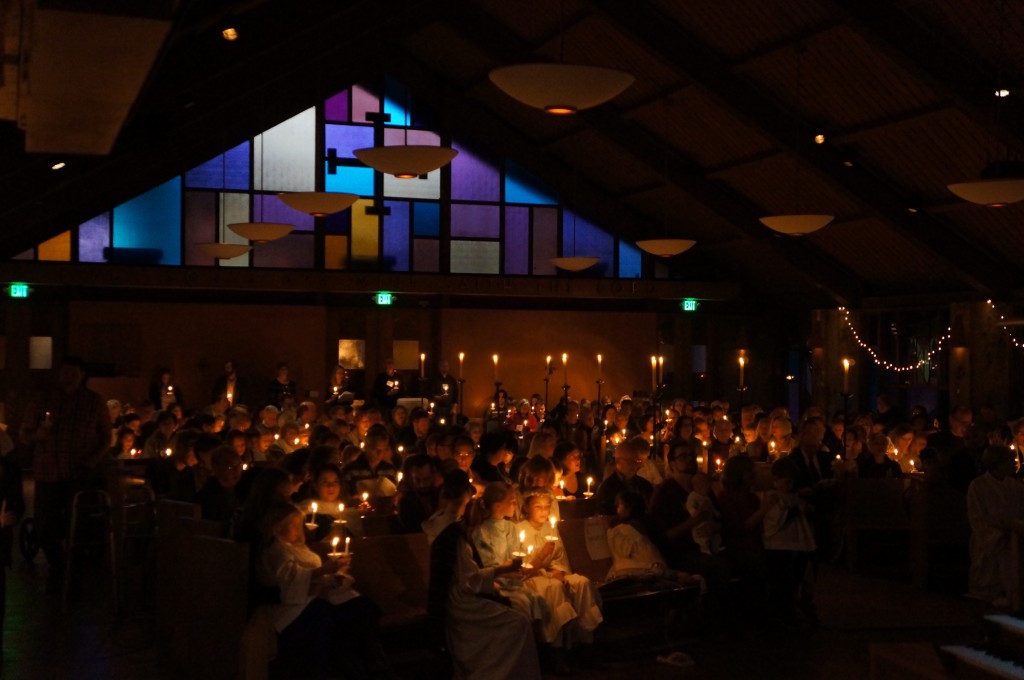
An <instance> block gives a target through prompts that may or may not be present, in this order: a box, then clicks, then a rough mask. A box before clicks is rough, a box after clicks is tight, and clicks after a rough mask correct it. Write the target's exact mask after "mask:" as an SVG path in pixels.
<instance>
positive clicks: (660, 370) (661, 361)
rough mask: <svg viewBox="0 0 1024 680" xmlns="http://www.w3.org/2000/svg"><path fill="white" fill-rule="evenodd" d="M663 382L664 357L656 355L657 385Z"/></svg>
mask: <svg viewBox="0 0 1024 680" xmlns="http://www.w3.org/2000/svg"><path fill="white" fill-rule="evenodd" d="M664 382H665V357H663V356H661V355H658V384H659V385H662V384H664Z"/></svg>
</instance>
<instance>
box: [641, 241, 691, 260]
mask: <svg viewBox="0 0 1024 680" xmlns="http://www.w3.org/2000/svg"><path fill="white" fill-rule="evenodd" d="M696 243H697V242H696V241H692V240H690V239H685V238H655V239H647V240H644V241H637V242H636V247H637V248H639V249H640V250H642V251H644V252H645V253H649V254H650V255H654V256H655V257H675V256H676V255H679V254H681V253H685V252H686V251H687V250H689V249H690V248H692V247H693V246H694V245H695V244H696Z"/></svg>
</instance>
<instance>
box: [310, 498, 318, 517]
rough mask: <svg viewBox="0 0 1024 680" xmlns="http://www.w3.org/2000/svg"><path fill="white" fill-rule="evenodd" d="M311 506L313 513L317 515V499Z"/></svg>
mask: <svg viewBox="0 0 1024 680" xmlns="http://www.w3.org/2000/svg"><path fill="white" fill-rule="evenodd" d="M309 507H311V508H313V514H314V515H315V514H316V501H313V502H312V503H310V504H309Z"/></svg>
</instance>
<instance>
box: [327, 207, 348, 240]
mask: <svg viewBox="0 0 1024 680" xmlns="http://www.w3.org/2000/svg"><path fill="white" fill-rule="evenodd" d="M323 219H324V233H327V234H332V235H335V236H349V235H351V234H352V211H351V210H342V211H341V212H339V213H334V214H333V215H328V216H327V217H325V218H323Z"/></svg>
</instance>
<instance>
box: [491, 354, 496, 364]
mask: <svg viewBox="0 0 1024 680" xmlns="http://www.w3.org/2000/svg"><path fill="white" fill-rule="evenodd" d="M491 358H492V359H494V365H495V366H497V365H498V355H497V354H495V355H494V356H492V357H491Z"/></svg>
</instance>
